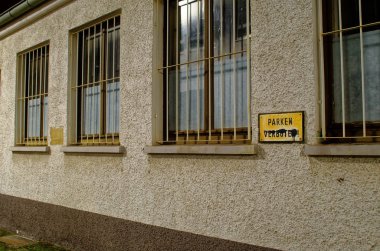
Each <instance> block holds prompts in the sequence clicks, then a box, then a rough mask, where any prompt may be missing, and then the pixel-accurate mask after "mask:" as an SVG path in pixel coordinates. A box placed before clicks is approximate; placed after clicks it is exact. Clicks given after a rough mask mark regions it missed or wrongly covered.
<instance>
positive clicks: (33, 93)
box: [29, 50, 36, 144]
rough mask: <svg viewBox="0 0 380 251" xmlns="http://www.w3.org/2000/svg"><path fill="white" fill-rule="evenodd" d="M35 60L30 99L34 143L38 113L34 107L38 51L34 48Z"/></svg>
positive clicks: (33, 141)
mask: <svg viewBox="0 0 380 251" xmlns="http://www.w3.org/2000/svg"><path fill="white" fill-rule="evenodd" d="M32 53H33V61H32V94H31V99H30V100H29V101H30V102H31V106H32V107H31V110H32V116H31V119H32V133H31V134H32V138H31V140H32V144H34V143H35V139H34V137H35V136H34V131H35V121H34V120H35V118H36V114H35V107H34V98H35V97H34V95H35V90H34V89H35V84H36V81H35V80H34V79H35V75H36V74H35V71H36V63H35V60H36V51H35V50H34V51H33V52H32Z"/></svg>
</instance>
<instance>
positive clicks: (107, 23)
mask: <svg viewBox="0 0 380 251" xmlns="http://www.w3.org/2000/svg"><path fill="white" fill-rule="evenodd" d="M108 28H109V19H108V20H107V21H106V28H105V29H106V31H105V34H106V35H105V38H106V40H105V41H106V45H105V46H106V48H105V50H104V53H105V55H104V58H105V64H106V69H105V70H106V75H105V86H106V91H107V86H108V82H109V80H108V74H109V72H108V58H109V51H108V50H109V46H108V43H109V34H108ZM105 102H106V105H107V94H106V101H105ZM106 109H108V107H106ZM106 112H107V111H106ZM108 117H109V114H108ZM106 120H107V117H106ZM105 135H106V144H107V143H108V136H107V121H106V133H105Z"/></svg>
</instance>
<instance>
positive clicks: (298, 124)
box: [259, 112, 304, 142]
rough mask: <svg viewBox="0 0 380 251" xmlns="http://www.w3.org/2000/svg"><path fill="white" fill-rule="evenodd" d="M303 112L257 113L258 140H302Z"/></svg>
mask: <svg viewBox="0 0 380 251" xmlns="http://www.w3.org/2000/svg"><path fill="white" fill-rule="evenodd" d="M303 139H304V138H303V112H286V113H285V112H284V113H265V114H259V142H303Z"/></svg>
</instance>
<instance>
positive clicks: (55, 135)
mask: <svg viewBox="0 0 380 251" xmlns="http://www.w3.org/2000/svg"><path fill="white" fill-rule="evenodd" d="M50 145H63V128H50Z"/></svg>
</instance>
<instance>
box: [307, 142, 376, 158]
mask: <svg viewBox="0 0 380 251" xmlns="http://www.w3.org/2000/svg"><path fill="white" fill-rule="evenodd" d="M304 153H305V155H308V156H358V157H360V156H363V157H364V156H371V157H380V145H369V144H367V145H364V144H363V145H359V144H358V145H355V144H344V145H335V144H334V145H305V148H304Z"/></svg>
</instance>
